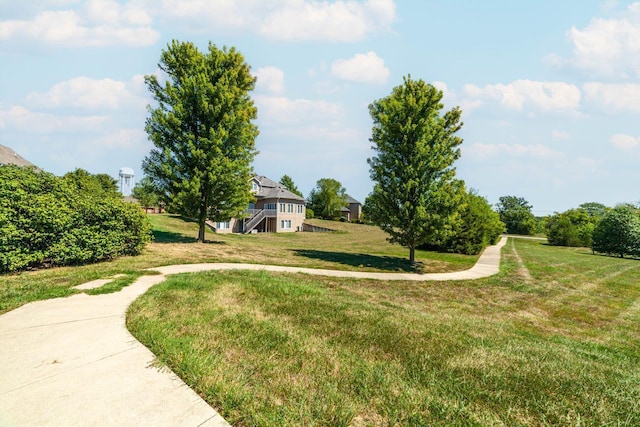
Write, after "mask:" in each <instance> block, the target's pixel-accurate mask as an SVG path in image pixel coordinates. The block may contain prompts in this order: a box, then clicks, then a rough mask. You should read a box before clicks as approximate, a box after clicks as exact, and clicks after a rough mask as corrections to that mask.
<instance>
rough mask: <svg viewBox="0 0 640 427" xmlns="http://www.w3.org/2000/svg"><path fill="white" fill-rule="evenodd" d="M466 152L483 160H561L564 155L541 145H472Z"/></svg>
mask: <svg viewBox="0 0 640 427" xmlns="http://www.w3.org/2000/svg"><path fill="white" fill-rule="evenodd" d="M467 152H468V153H469V154H470V155H472V156H477V157H479V158H484V159H486V158H490V157H496V156H501V155H503V156H507V157H526V158H537V159H562V158H563V157H564V153H561V152H559V151H555V150H552V149H550V148H549V147H546V146H544V145H542V144H535V145H523V144H513V145H509V144H473V145H472V146H470V147H469V148H468V149H467Z"/></svg>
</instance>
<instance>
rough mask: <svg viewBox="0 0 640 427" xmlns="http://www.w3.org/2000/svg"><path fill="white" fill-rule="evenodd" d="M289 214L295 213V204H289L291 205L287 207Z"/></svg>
mask: <svg viewBox="0 0 640 427" xmlns="http://www.w3.org/2000/svg"><path fill="white" fill-rule="evenodd" d="M287 212H289V213H293V203H289V204H288V205H287Z"/></svg>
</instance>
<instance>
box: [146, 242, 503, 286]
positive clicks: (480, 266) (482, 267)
mask: <svg viewBox="0 0 640 427" xmlns="http://www.w3.org/2000/svg"><path fill="white" fill-rule="evenodd" d="M506 243H507V238H506V237H502V238H501V239H500V241H499V242H498V243H497V244H496V245H493V246H489V247H487V248H486V249H485V250H484V252H482V255H480V257H479V258H478V261H477V262H476V263H475V265H474V266H473V267H471V268H470V269H468V270H463V271H454V272H451V273H425V274H416V273H376V272H370V271H343V270H324V269H319V268H304V267H284V266H279V265H262V264H233V263H228V264H225V263H211V264H182V265H167V266H164V267H154V268H150V269H149V270H153V271H159V272H160V273H162V274H163V275H167V274H178V273H195V272H199V271H210V270H255V271H273V272H280V273H304V274H311V275H314V276H329V277H351V278H355V279H377V280H385V281H392V280H405V281H417V282H420V281H432V280H434V281H440V280H473V279H481V278H483V277H489V276H492V275H494V274H497V273H498V272H499V271H500V250H501V249H502V247H503V246H504V245H505V244H506Z"/></svg>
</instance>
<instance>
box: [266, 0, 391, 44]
mask: <svg viewBox="0 0 640 427" xmlns="http://www.w3.org/2000/svg"><path fill="white" fill-rule="evenodd" d="M285 3H286V4H285V5H284V7H282V8H281V9H280V10H278V11H275V12H274V13H272V14H271V15H269V16H268V17H267V18H266V19H265V20H264V21H263V23H262V25H261V26H260V28H259V33H260V34H261V35H263V36H266V37H269V38H272V39H276V40H294V41H299V40H329V41H337V42H353V41H359V40H363V39H364V38H365V36H366V35H367V34H368V33H370V32H373V31H375V30H378V29H388V28H389V27H390V25H391V23H392V22H393V21H394V19H395V3H394V2H393V1H392V0H366V1H364V2H360V1H353V0H338V1H335V2H331V3H330V2H325V1H322V2H321V1H295V0H291V1H287V2H285Z"/></svg>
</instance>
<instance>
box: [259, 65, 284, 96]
mask: <svg viewBox="0 0 640 427" xmlns="http://www.w3.org/2000/svg"><path fill="white" fill-rule="evenodd" d="M254 74H255V76H256V77H257V78H258V81H257V82H256V89H258V90H264V91H266V92H270V93H275V94H277V93H282V92H283V91H284V72H283V71H282V70H281V69H279V68H276V67H263V68H258V69H257V70H256V72H255V73H254Z"/></svg>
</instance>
